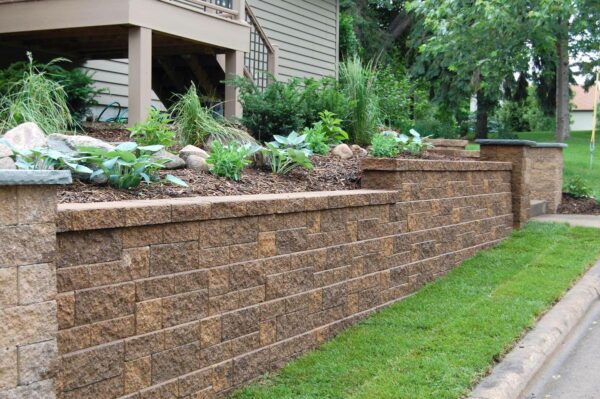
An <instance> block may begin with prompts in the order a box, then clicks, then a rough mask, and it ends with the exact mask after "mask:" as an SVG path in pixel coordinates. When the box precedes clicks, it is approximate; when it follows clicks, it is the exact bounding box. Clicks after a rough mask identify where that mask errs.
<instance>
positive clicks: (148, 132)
mask: <svg viewBox="0 0 600 399" xmlns="http://www.w3.org/2000/svg"><path fill="white" fill-rule="evenodd" d="M172 122H173V120H171V119H170V118H169V116H168V115H167V114H165V113H163V112H160V111H159V110H156V109H152V110H151V111H150V115H148V118H147V119H146V120H145V121H144V122H141V123H138V124H136V125H135V126H134V127H133V128H131V129H129V131H130V132H131V138H132V139H134V140H135V141H136V142H137V143H138V144H141V145H143V146H148V145H157V144H158V145H162V146H164V147H166V148H169V147H171V146H172V145H173V144H175V132H174V131H173V129H172V128H171V126H170V124H171V123H172Z"/></svg>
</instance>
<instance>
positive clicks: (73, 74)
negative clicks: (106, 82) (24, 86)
mask: <svg viewBox="0 0 600 399" xmlns="http://www.w3.org/2000/svg"><path fill="white" fill-rule="evenodd" d="M60 62H68V60H66V59H62V58H61V59H57V60H55V61H52V62H50V63H48V64H40V63H37V62H35V61H33V62H31V61H30V62H16V63H14V64H12V65H10V66H9V67H8V68H6V69H4V70H0V97H2V96H5V95H7V94H8V91H9V90H10V88H11V86H13V85H14V84H15V83H17V82H19V81H20V80H22V79H23V78H24V77H25V76H26V75H27V74H28V73H29V72H30V70H31V68H32V67H33V69H35V70H36V71H38V72H43V73H44V74H45V77H46V78H47V79H49V80H51V81H53V82H55V83H58V84H59V85H61V86H62V88H63V90H64V92H65V94H66V97H67V107H68V108H69V111H70V112H71V115H72V117H73V120H74V121H76V122H79V121H82V120H83V119H85V117H86V115H87V114H88V113H89V110H90V108H91V107H92V106H93V105H96V104H97V103H98V102H97V101H96V100H95V97H96V96H97V95H98V94H100V93H104V92H106V90H105V89H100V90H98V89H96V88H95V87H94V80H93V75H92V74H91V73H90V72H88V71H86V70H84V69H81V68H74V69H66V68H64V67H62V66H60V65H58V63H60Z"/></svg>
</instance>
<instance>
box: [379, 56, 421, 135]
mask: <svg viewBox="0 0 600 399" xmlns="http://www.w3.org/2000/svg"><path fill="white" fill-rule="evenodd" d="M375 89H376V92H377V96H378V98H379V108H380V110H381V122H382V123H383V124H384V125H385V126H390V127H392V128H395V129H400V130H404V129H405V128H406V127H408V126H411V124H412V120H411V116H410V115H411V108H414V106H413V99H412V97H413V95H414V92H415V90H416V87H415V86H414V85H413V84H412V83H411V80H410V78H409V76H408V74H407V73H402V71H394V70H393V69H392V67H390V66H386V67H384V68H381V69H380V70H379V71H378V74H377V80H376V83H375Z"/></svg>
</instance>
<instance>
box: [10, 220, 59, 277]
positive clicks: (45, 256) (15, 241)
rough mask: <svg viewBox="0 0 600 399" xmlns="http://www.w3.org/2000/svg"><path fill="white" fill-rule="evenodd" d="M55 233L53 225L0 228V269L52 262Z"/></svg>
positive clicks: (54, 250)
mask: <svg viewBox="0 0 600 399" xmlns="http://www.w3.org/2000/svg"><path fill="white" fill-rule="evenodd" d="M55 233H56V227H55V225H54V224H34V225H19V226H10V227H0V237H2V240H1V241H0V267H6V266H20V265H31V264H38V263H49V262H52V261H53V259H54V254H55V252H56V239H55Z"/></svg>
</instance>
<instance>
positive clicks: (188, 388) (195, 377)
mask: <svg viewBox="0 0 600 399" xmlns="http://www.w3.org/2000/svg"><path fill="white" fill-rule="evenodd" d="M178 384H179V396H180V397H186V396H188V395H190V399H192V398H193V399H199V398H202V396H199V395H200V394H201V392H202V391H204V390H206V389H207V388H209V387H210V370H200V371H197V372H194V373H191V374H189V375H186V376H184V377H181V378H179V380H178Z"/></svg>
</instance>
